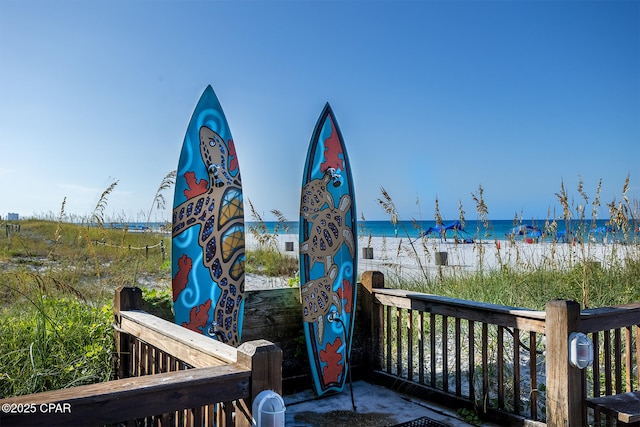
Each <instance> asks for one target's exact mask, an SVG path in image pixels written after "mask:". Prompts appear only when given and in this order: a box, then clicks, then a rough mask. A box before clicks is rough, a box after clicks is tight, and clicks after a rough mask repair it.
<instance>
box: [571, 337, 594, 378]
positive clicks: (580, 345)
mask: <svg viewBox="0 0 640 427" xmlns="http://www.w3.org/2000/svg"><path fill="white" fill-rule="evenodd" d="M569 363H570V364H571V366H573V367H574V368H578V369H584V368H586V367H587V366H591V364H592V363H593V343H592V342H591V340H590V339H589V337H588V336H586V335H585V334H583V333H582V332H572V333H571V335H569Z"/></svg>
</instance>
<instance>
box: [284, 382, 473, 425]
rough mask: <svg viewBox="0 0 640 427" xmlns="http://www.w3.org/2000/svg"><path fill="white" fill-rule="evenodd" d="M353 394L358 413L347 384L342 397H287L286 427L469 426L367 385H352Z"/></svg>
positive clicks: (452, 416)
mask: <svg viewBox="0 0 640 427" xmlns="http://www.w3.org/2000/svg"><path fill="white" fill-rule="evenodd" d="M353 394H354V400H355V405H356V411H355V412H354V410H353V407H352V404H351V393H350V389H349V385H348V384H347V386H346V387H345V390H344V391H343V392H342V393H340V394H334V395H331V396H327V397H322V398H316V397H315V395H314V393H313V391H311V390H307V391H303V392H300V393H296V394H294V395H289V396H284V402H285V406H286V413H285V415H286V426H287V427H325V426H326V427H343V426H347V427H390V426H394V425H397V424H402V423H407V422H410V421H413V420H416V419H419V418H422V417H428V418H429V419H431V420H433V421H436V422H437V423H440V424H441V425H444V426H447V427H463V426H464V427H469V426H470V424H468V423H466V422H464V421H462V420H461V419H459V418H457V417H456V415H455V413H454V412H452V411H451V410H449V409H445V408H442V407H439V406H436V405H434V404H433V403H430V402H429V403H427V402H424V401H420V400H418V399H416V398H413V397H409V396H406V395H403V394H400V393H396V392H394V391H392V390H390V389H388V388H386V387H382V386H376V385H372V384H369V383H367V382H365V381H356V382H355V383H354V384H353ZM416 425H428V424H418V423H416ZM431 425H435V424H431Z"/></svg>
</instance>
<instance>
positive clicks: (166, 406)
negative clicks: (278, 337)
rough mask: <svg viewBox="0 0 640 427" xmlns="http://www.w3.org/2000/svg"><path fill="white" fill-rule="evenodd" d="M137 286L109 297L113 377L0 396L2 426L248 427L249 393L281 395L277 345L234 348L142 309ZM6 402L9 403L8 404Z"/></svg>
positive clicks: (259, 342) (248, 344)
mask: <svg viewBox="0 0 640 427" xmlns="http://www.w3.org/2000/svg"><path fill="white" fill-rule="evenodd" d="M141 302H142V298H141V291H140V289H137V288H121V289H119V290H118V291H116V295H115V299H114V314H115V322H114V330H115V337H116V351H117V356H118V357H117V361H118V363H117V369H116V371H117V375H118V379H116V380H114V381H109V382H105V383H99V384H92V385H86V386H80V387H74V388H70V389H66V390H58V391H50V392H44V393H36V394H31V395H26V396H20V397H14V398H10V399H4V400H0V404H2V405H3V408H4V409H7V408H8V409H9V410H7V411H3V413H1V414H0V424H1V425H103V424H113V423H121V422H126V423H130V424H136V425H158V424H159V425H172V426H190V425H213V423H214V420H215V423H216V425H217V426H232V425H235V426H250V425H251V424H252V414H251V405H252V399H253V398H255V396H256V395H257V394H258V393H259V392H260V391H262V390H267V389H269V390H274V391H276V392H277V393H282V370H281V366H282V351H281V350H280V349H279V348H278V347H277V346H275V345H274V344H272V343H270V342H268V341H265V340H257V341H251V342H246V343H244V344H242V345H241V346H240V347H238V348H237V349H235V348H233V347H230V346H227V345H225V344H223V343H220V342H218V341H216V340H212V339H209V338H206V337H204V336H203V335H200V334H198V333H195V332H192V331H189V330H187V329H185V328H182V327H180V326H178V325H175V324H173V323H171V322H167V321H165V320H162V319H159V318H157V317H155V316H152V315H150V314H148V313H145V312H143V311H140V307H141ZM7 405H8V406H7Z"/></svg>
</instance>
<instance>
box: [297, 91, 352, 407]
mask: <svg viewBox="0 0 640 427" xmlns="http://www.w3.org/2000/svg"><path fill="white" fill-rule="evenodd" d="M299 232H300V242H299V252H300V254H299V259H300V294H301V301H302V310H303V313H302V316H303V328H304V333H305V338H306V342H307V351H308V354H309V361H310V363H311V373H312V377H313V385H314V389H315V391H316V394H317V395H319V396H320V395H323V394H325V393H328V392H340V391H342V390H343V389H344V385H345V381H346V379H347V372H348V369H350V366H348V365H349V355H350V352H351V337H352V335H353V328H354V319H355V307H356V288H357V286H356V279H357V277H356V275H357V271H358V269H357V250H356V249H357V248H356V242H357V239H356V205H355V197H354V191H353V176H352V175H351V169H350V166H349V158H348V156H347V150H346V149H345V145H344V141H343V139H342V135H341V133H340V129H339V127H338V123H337V121H336V118H335V116H334V114H333V111H332V110H331V107H330V106H329V104H328V103H327V104H326V105H325V107H324V109H323V110H322V114H320V118H319V119H318V123H317V124H316V127H315V129H314V131H313V135H312V137H311V141H310V143H309V150H308V152H307V160H306V163H305V167H304V176H303V179H302V192H301V197H300V230H299Z"/></svg>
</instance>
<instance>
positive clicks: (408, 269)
mask: <svg viewBox="0 0 640 427" xmlns="http://www.w3.org/2000/svg"><path fill="white" fill-rule="evenodd" d="M276 239H277V242H278V248H279V250H280V251H282V253H283V254H289V255H290V256H292V257H297V256H298V235H297V234H281V235H278V236H276ZM287 242H288V244H287ZM246 245H247V249H249V250H251V249H256V248H258V242H257V241H256V240H255V238H254V237H253V236H251V235H250V233H247V235H246ZM287 246H289V249H290V248H291V246H292V248H293V250H289V251H287ZM366 247H369V248H371V249H372V251H373V257H372V258H365V257H364V255H365V254H364V252H366V251H363V248H366ZM639 254H640V251H638V249H637V248H636V247H635V246H634V245H630V246H626V245H619V244H603V243H587V244H584V245H581V244H575V245H574V244H571V243H548V242H545V243H527V242H525V241H523V240H518V241H509V240H497V241H484V242H475V243H456V242H454V241H453V240H452V239H448V240H447V241H444V240H440V239H438V238H429V239H425V240H420V239H418V240H414V241H409V239H407V238H404V239H403V238H400V237H398V238H383V237H372V238H368V237H366V238H365V237H360V238H359V239H358V275H361V274H362V272H364V271H367V270H377V271H381V272H383V273H384V274H385V275H387V276H388V277H393V278H395V279H407V280H411V279H420V278H421V277H424V273H425V272H426V274H429V275H431V276H433V275H436V274H466V273H473V272H476V271H478V270H481V269H482V270H486V271H488V270H492V269H497V268H501V267H502V266H509V267H512V268H522V269H532V268H568V267H570V266H572V265H576V264H582V263H584V262H593V263H599V264H600V265H601V266H603V267H605V266H606V265H609V264H612V263H616V262H624V259H626V258H628V257H632V258H634V259H635V258H637V256H638V255H639ZM245 283H246V286H247V289H264V288H277V287H286V286H288V285H287V281H286V279H284V278H265V277H263V276H256V275H247V277H246V281H245Z"/></svg>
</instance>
